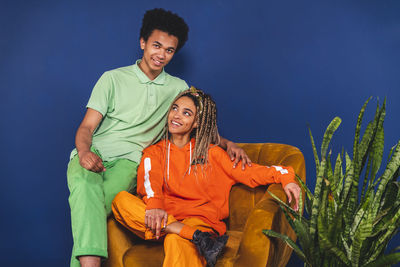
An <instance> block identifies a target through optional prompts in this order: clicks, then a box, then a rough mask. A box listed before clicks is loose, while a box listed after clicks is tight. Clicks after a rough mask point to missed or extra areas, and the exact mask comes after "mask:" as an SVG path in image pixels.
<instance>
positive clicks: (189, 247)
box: [112, 191, 212, 267]
mask: <svg viewBox="0 0 400 267" xmlns="http://www.w3.org/2000/svg"><path fill="white" fill-rule="evenodd" d="M112 211H113V213H114V216H115V219H116V220H117V221H118V222H120V223H121V224H122V225H123V226H125V227H126V228H128V229H129V230H130V231H132V232H133V233H135V234H136V235H137V236H139V237H140V238H142V239H145V240H150V239H151V240H155V239H156V237H155V235H154V234H153V232H152V231H151V230H150V229H149V228H147V227H146V225H145V223H144V217H145V213H146V204H144V202H143V201H142V200H141V199H140V198H138V197H136V196H134V195H132V194H129V193H128V192H126V191H122V192H120V193H118V194H117V196H116V197H115V198H114V201H113V202H112ZM176 221H177V220H176V219H175V218H174V216H172V215H168V222H167V225H168V224H171V223H173V222H176ZM180 222H181V223H183V224H185V225H188V226H191V227H193V228H195V229H198V230H201V231H208V232H210V231H212V228H211V227H210V225H208V224H206V223H205V222H203V221H202V220H200V219H198V218H186V219H184V220H182V221H180ZM164 235H165V234H164ZM164 253H165V258H164V263H163V266H165V267H166V266H168V267H169V266H176V267H180V266H182V267H186V266H191V267H192V266H193V267H196V266H206V261H205V259H204V257H202V256H201V255H200V254H199V253H198V251H197V249H196V246H195V245H194V244H193V243H192V242H190V241H189V240H187V239H185V238H182V237H180V236H179V235H176V234H167V235H165V238H164Z"/></svg>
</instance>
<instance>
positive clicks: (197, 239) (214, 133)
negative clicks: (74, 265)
mask: <svg viewBox="0 0 400 267" xmlns="http://www.w3.org/2000/svg"><path fill="white" fill-rule="evenodd" d="M216 113H217V109H216V105H215V102H214V101H213V100H212V99H211V97H210V96H209V95H207V94H205V93H203V92H202V91H200V90H197V89H195V88H194V87H192V88H191V89H190V90H186V91H184V92H182V93H181V94H180V95H178V96H177V98H176V99H175V101H174V102H173V104H172V105H171V107H170V109H169V112H168V119H167V123H166V133H165V137H164V140H161V141H160V142H158V143H157V144H155V145H152V146H150V147H148V148H146V149H145V150H144V151H143V157H142V162H141V164H140V166H139V169H138V183H137V193H138V197H136V196H134V195H131V194H129V193H128V192H125V191H123V192H120V193H119V194H118V195H117V196H116V197H115V199H114V201H113V204H112V209H113V212H114V216H115V218H116V219H117V220H118V221H119V222H120V223H121V224H123V225H124V226H125V227H127V228H128V229H129V230H131V231H132V232H134V233H135V234H136V235H138V236H139V237H141V238H143V239H146V240H151V239H156V240H158V239H159V238H160V237H165V238H164V251H165V258H164V266H205V264H208V265H209V266H214V265H215V263H216V260H217V257H218V256H219V255H220V253H221V252H222V250H223V248H224V246H225V244H226V242H227V240H228V236H227V235H226V234H225V232H226V225H225V223H224V221H223V220H224V219H225V218H227V217H228V215H229V206H228V201H226V200H227V199H229V194H230V191H231V188H232V186H233V185H234V184H236V183H244V184H246V185H248V186H250V187H256V186H258V185H265V184H270V183H281V184H282V186H283V187H284V190H285V193H286V194H287V196H288V199H289V201H290V200H291V199H292V196H293V197H294V199H295V202H296V203H295V206H294V208H295V209H297V207H298V206H297V205H298V198H299V194H300V188H299V186H298V185H297V184H296V183H295V180H294V176H295V175H294V171H293V168H292V167H284V166H271V167H268V166H267V167H265V166H261V165H257V164H252V166H251V167H250V166H249V167H247V168H246V169H245V170H241V169H240V168H232V161H231V160H230V158H229V156H228V155H227V153H226V152H225V151H224V150H223V149H221V148H220V147H219V146H217V144H218V143H219V140H220V137H219V134H218V128H217V123H216V121H217V120H216Z"/></svg>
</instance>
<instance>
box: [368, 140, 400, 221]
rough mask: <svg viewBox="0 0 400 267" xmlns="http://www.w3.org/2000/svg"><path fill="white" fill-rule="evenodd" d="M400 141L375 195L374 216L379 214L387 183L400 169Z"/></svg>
mask: <svg viewBox="0 0 400 267" xmlns="http://www.w3.org/2000/svg"><path fill="white" fill-rule="evenodd" d="M399 144H400V141H399V143H398V144H397V147H396V150H395V151H394V153H393V156H392V158H391V159H390V161H389V163H388V164H387V166H386V169H385V171H384V173H383V175H382V178H381V180H380V183H379V185H378V189H377V191H376V194H375V199H374V205H373V214H374V215H376V214H377V213H378V208H379V206H380V205H381V201H382V195H383V192H385V190H386V185H387V183H388V182H389V181H390V180H391V179H392V177H393V175H394V174H395V173H396V171H397V170H398V169H399V167H400V145H399Z"/></svg>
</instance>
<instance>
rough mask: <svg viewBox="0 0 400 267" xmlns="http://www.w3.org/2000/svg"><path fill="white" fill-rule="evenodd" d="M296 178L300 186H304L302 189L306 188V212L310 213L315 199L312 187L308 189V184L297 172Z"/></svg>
mask: <svg viewBox="0 0 400 267" xmlns="http://www.w3.org/2000/svg"><path fill="white" fill-rule="evenodd" d="M296 180H297V182H298V183H299V184H300V187H301V188H302V190H304V192H305V193H306V197H305V205H304V206H305V208H306V212H307V213H308V214H310V212H311V205H312V201H313V199H314V196H313V194H312V193H311V191H310V189H308V187H307V185H306V184H305V183H304V182H303V180H301V178H300V176H298V175H297V174H296ZM300 214H303V212H300Z"/></svg>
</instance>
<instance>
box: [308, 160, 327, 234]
mask: <svg viewBox="0 0 400 267" xmlns="http://www.w3.org/2000/svg"><path fill="white" fill-rule="evenodd" d="M325 167H326V160H325V158H323V159H322V161H321V166H320V167H319V171H318V176H317V181H316V184H315V190H314V201H313V203H312V209H311V219H310V233H311V235H312V236H313V239H314V240H316V239H317V237H318V236H317V235H316V231H317V219H318V214H319V205H320V202H321V189H322V183H323V176H324V173H325Z"/></svg>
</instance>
